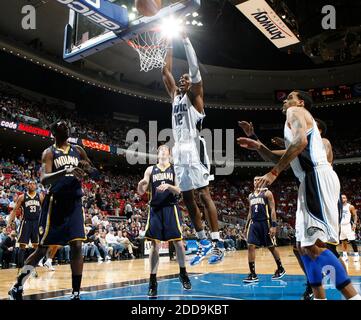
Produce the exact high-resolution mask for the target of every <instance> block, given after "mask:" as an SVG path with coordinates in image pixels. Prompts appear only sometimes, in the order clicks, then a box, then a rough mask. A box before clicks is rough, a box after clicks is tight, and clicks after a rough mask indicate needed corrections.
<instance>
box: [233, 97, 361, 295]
mask: <svg viewBox="0 0 361 320" xmlns="http://www.w3.org/2000/svg"><path fill="white" fill-rule="evenodd" d="M311 107H312V99H311V97H310V96H309V95H308V94H307V93H306V92H303V91H299V90H295V91H293V92H291V93H290V94H289V95H288V97H287V99H286V100H285V101H284V104H283V112H284V113H285V114H286V116H287V119H286V123H285V128H284V138H285V144H286V148H287V149H286V150H278V151H271V150H269V149H268V148H267V147H266V146H265V145H264V144H262V143H260V142H259V141H256V140H252V139H249V138H238V139H237V140H238V143H239V144H240V146H241V147H245V148H248V149H251V150H257V151H258V152H259V153H260V154H261V155H262V156H263V157H264V158H267V159H269V160H270V161H273V162H274V163H276V166H275V167H274V168H273V169H272V170H271V171H270V172H269V173H267V174H266V175H265V176H263V177H261V178H260V179H259V181H258V183H257V187H259V188H263V187H265V186H268V185H271V184H272V183H273V182H274V181H275V180H276V178H277V177H278V176H279V174H280V173H281V172H282V171H283V170H285V169H286V168H287V167H288V166H289V165H291V167H292V169H293V172H294V174H295V175H296V177H297V178H298V179H299V181H300V186H299V192H298V204H297V212H296V240H297V241H298V242H299V243H300V247H299V252H300V254H301V259H302V261H303V265H304V267H305V270H306V274H307V278H308V280H309V282H310V284H311V286H312V289H313V292H314V295H315V299H326V295H325V290H324V289H323V287H322V278H323V269H324V268H328V270H330V268H332V269H333V271H334V273H335V283H336V288H337V289H338V290H340V291H341V292H342V294H343V295H344V296H345V297H346V298H347V299H354V300H360V299H361V296H360V295H359V294H358V293H357V291H356V290H355V289H354V287H353V286H352V284H351V280H350V278H349V277H348V275H347V273H346V271H345V269H344V268H343V266H342V264H341V262H340V261H339V260H338V259H337V258H336V257H335V255H334V254H333V253H332V252H331V251H330V250H329V249H326V248H322V247H321V246H320V245H317V244H319V243H321V244H322V243H327V242H331V243H335V244H337V243H338V241H339V236H338V232H339V214H338V200H339V195H340V182H339V179H338V177H337V174H336V173H335V172H334V170H333V168H332V166H331V165H330V163H329V162H328V160H327V154H326V150H325V148H324V145H323V142H322V139H321V135H320V132H319V130H318V128H317V124H316V122H315V120H314V119H313V117H312V115H311V114H310V112H309V110H310V109H311Z"/></svg>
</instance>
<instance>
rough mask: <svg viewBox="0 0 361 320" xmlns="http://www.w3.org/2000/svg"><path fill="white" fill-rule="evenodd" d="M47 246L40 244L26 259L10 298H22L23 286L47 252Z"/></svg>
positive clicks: (10, 292) (11, 290)
mask: <svg viewBox="0 0 361 320" xmlns="http://www.w3.org/2000/svg"><path fill="white" fill-rule="evenodd" d="M46 250H47V247H44V246H39V247H38V248H37V249H36V250H35V251H34V252H33V253H32V254H31V255H30V256H29V257H28V258H27V259H26V261H25V263H24V266H23V267H22V268H21V270H20V272H19V274H18V276H17V279H16V282H15V284H14V285H13V286H12V288H11V289H10V291H9V299H10V300H22V299H23V298H22V295H23V288H24V284H25V282H26V280H27V279H28V278H29V277H30V276H31V274H32V273H33V271H34V270H35V267H36V266H37V264H38V263H39V261H40V259H42V258H43V257H44V255H45V253H46Z"/></svg>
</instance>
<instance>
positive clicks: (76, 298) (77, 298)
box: [70, 292, 80, 300]
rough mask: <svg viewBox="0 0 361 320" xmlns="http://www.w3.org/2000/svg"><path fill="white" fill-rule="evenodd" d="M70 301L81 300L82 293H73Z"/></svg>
mask: <svg viewBox="0 0 361 320" xmlns="http://www.w3.org/2000/svg"><path fill="white" fill-rule="evenodd" d="M70 300H80V292H73V293H72V294H71V296H70Z"/></svg>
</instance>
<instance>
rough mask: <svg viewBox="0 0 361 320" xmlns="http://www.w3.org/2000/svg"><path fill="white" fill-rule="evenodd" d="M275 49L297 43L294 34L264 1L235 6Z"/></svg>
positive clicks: (254, 0) (251, 1)
mask: <svg viewBox="0 0 361 320" xmlns="http://www.w3.org/2000/svg"><path fill="white" fill-rule="evenodd" d="M236 7H237V9H238V10H239V11H241V12H242V13H243V14H244V15H245V16H246V17H247V18H248V19H249V20H250V21H251V22H252V23H253V24H254V25H255V26H256V27H257V28H258V29H259V30H260V31H261V32H262V33H263V34H264V35H265V36H266V37H267V38H268V39H269V40H270V41H271V42H272V43H273V44H274V45H275V46H276V47H277V48H284V47H288V46H290V45H293V44H296V43H299V42H300V41H299V40H298V38H297V37H296V36H295V35H294V33H293V32H292V31H291V30H290V29H289V28H288V27H287V25H286V24H285V23H284V22H283V20H282V19H281V18H280V17H279V16H278V15H277V14H276V13H275V12H274V11H273V10H272V8H271V7H270V6H269V5H268V4H267V2H266V1H264V0H249V1H246V2H244V3H241V4H238V5H236Z"/></svg>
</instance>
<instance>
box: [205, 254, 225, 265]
mask: <svg viewBox="0 0 361 320" xmlns="http://www.w3.org/2000/svg"><path fill="white" fill-rule="evenodd" d="M223 260H224V255H223V256H222V258H221V259H219V260H217V261H214V262H210V261H209V260H208V264H217V263H220V262H222V261H223Z"/></svg>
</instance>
